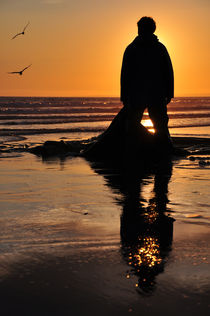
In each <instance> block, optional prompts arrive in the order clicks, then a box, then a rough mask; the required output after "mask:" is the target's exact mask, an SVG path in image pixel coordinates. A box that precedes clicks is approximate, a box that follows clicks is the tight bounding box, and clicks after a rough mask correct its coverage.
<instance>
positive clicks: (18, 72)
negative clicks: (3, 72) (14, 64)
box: [8, 64, 32, 76]
mask: <svg viewBox="0 0 210 316" xmlns="http://www.w3.org/2000/svg"><path fill="white" fill-rule="evenodd" d="M31 65H32V64H30V65H28V66H27V67H25V68H23V70H21V71H11V72H8V74H19V75H20V76H22V74H23V72H24V71H25V70H26V69H28V68H29V67H30V66H31Z"/></svg>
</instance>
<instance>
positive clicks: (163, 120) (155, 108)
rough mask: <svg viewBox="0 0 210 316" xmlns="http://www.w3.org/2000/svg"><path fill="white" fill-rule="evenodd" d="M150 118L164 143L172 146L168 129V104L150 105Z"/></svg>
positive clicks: (159, 139) (159, 138) (158, 136)
mask: <svg viewBox="0 0 210 316" xmlns="http://www.w3.org/2000/svg"><path fill="white" fill-rule="evenodd" d="M148 112H149V116H150V119H151V121H152V123H153V126H154V129H155V136H156V138H157V140H158V141H159V142H161V143H162V144H165V145H168V146H170V147H172V142H171V137H170V133H169V130H168V120H169V119H168V114H167V105H166V104H163V103H162V104H160V103H159V104H158V103H157V104H151V105H150V106H149V107H148Z"/></svg>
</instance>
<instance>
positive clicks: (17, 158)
mask: <svg viewBox="0 0 210 316" xmlns="http://www.w3.org/2000/svg"><path fill="white" fill-rule="evenodd" d="M100 102H101V101H100ZM27 104H28V103H27ZM180 108H181V107H180ZM201 110H202V109H201ZM106 111H107V109H106ZM188 112H189V111H188ZM184 114H186V111H185V112H184ZM190 114H192V113H191V112H190ZM11 115H12V114H11ZM21 115H22V114H21ZM24 115H25V114H24ZM80 115H81V114H80ZM88 115H89V114H88ZM199 115H200V114H199ZM199 115H197V117H199ZM205 116H206V117H208V116H207V114H206V113H205ZM183 117H184V116H183ZM34 119H35V118H34ZM42 119H43V118H42ZM193 119H194V118H192V120H191V121H190V123H189V125H190V124H191V125H192V121H193ZM12 120H13V119H12ZM183 121H184V120H183ZM83 122H84V121H83ZM107 122H108V121H107ZM107 122H105V123H104V121H102V123H103V126H106V124H107ZM102 123H101V124H102ZM185 123H186V122H185ZM71 124H73V123H71ZM84 124H85V123H83V126H82V127H81V126H80V128H81V130H80V131H79V132H78V131H77V132H75V129H74V133H72V132H69V131H68V132H63V133H62V132H59V133H58V130H57V128H58V127H55V126H53V125H52V123H51V125H50V128H51V130H52V129H54V133H46V134H45V133H43V131H42V128H43V126H41V127H40V134H37V133H36V132H34V129H33V126H32V125H31V127H30V128H31V129H32V133H29V134H27V133H26V129H25V134H24V133H22V132H23V129H24V128H25V127H24V125H23V123H22V125H20V126H19V129H21V133H17V135H16V134H15V132H14V131H13V132H11V131H10V132H8V131H5V130H4V131H3V132H2V134H1V155H0V179H1V181H0V192H1V201H0V210H1V213H0V247H1V253H0V294H1V315H3V316H4V315H5V316H6V315H14V314H21V315H41V316H42V315H43V316H44V315H75V316H77V315H83V314H86V315H98V314H101V315H116V314H119V315H140V314H141V315H157V314H160V313H162V314H163V315H168V314H170V315H179V314H181V315H207V314H208V313H209V311H210V303H209V294H210V198H209V185H210V164H209V160H210V154H209V144H208V142H209V139H208V138H209V127H208V125H207V126H205V127H204V126H201V125H200V126H194V127H192V126H188V127H183V126H179V127H177V124H176V122H175V121H173V120H172V124H174V126H176V127H174V137H180V141H181V140H182V141H181V142H182V146H184V147H186V143H187V144H188V146H187V147H188V149H190V150H191V151H192V152H193V155H186V156H184V157H174V158H173V159H172V161H171V160H167V159H166V160H164V161H163V162H162V163H160V164H157V165H156V167H155V168H148V169H147V168H142V166H141V165H139V166H138V165H135V166H134V165H132V164H127V165H126V164H125V165H124V167H123V168H113V166H110V165H109V164H108V165H107V164H103V163H100V162H89V161H87V160H86V159H84V158H82V157H74V156H71V155H69V156H63V157H62V156H61V157H58V156H54V157H48V158H43V157H39V156H36V155H33V154H31V153H29V152H26V151H21V150H20V149H21V148H25V147H27V146H34V145H38V144H42V143H43V142H44V141H46V140H57V141H58V140H70V141H71V140H75V139H76V140H78V139H83V138H89V137H92V136H94V135H95V134H96V133H99V130H98V131H97V129H98V125H97V123H95V122H94V123H91V124H92V125H93V124H95V125H94V128H92V127H91V129H89V130H88V131H86V132H84V130H82V128H83V129H84ZM88 124H89V123H88V122H87V125H88ZM91 124H89V127H90V125H91ZM37 125H38V124H36V128H37ZM45 125H46V124H45ZM11 126H14V124H13V125H11ZM99 127H100V126H99ZM4 128H5V126H4ZM15 128H16V125H15ZM45 128H46V127H45ZM65 128H66V127H65ZM68 128H69V129H73V128H75V126H68ZM77 128H78V126H77ZM175 128H177V129H176V130H175ZM99 129H100V128H99ZM41 131H42V133H41ZM5 134H7V135H5ZM192 136H193V137H194V138H192V139H191V142H190V143H189V137H192ZM196 138H197V141H196ZM201 138H203V139H206V144H205V146H203V145H202V146H201V145H200V143H199V139H201Z"/></svg>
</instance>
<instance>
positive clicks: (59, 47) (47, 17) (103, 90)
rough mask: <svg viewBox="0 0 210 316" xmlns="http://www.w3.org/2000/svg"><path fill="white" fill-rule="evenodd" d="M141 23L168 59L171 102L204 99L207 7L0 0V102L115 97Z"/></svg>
mask: <svg viewBox="0 0 210 316" xmlns="http://www.w3.org/2000/svg"><path fill="white" fill-rule="evenodd" d="M144 15H148V16H152V17H153V18H154V19H155V20H156V23H157V30H156V35H158V37H159V39H160V41H161V42H162V43H163V44H165V45H166V47H167V49H168V51H169V54H170V56H171V59H172V63H173V66H174V73H175V96H209V95H210V63H209V56H210V41H209V38H210V36H209V35H210V34H209V32H210V25H209V23H210V22H209V21H210V2H209V0H199V1H197V0H176V1H174V0H173V1H171V0H160V1H158V0H141V1H139V0H129V1H128V0H126V1H124V0H86V1H85V0H76V1H70V0H18V1H16V0H0V37H1V50H0V65H1V67H0V68H1V71H0V95H1V96H12V95H15V96H119V93H120V70H121V62H122V56H123V52H124V49H125V47H126V46H127V45H128V44H129V43H130V42H131V41H132V40H133V38H134V37H135V36H136V34H137V27H136V22H137V21H138V19H139V18H140V17H141V16H144ZM28 21H30V25H29V27H28V29H27V30H26V34H25V35H24V36H19V37H17V38H16V39H14V40H11V37H12V36H13V35H14V34H15V33H16V32H20V31H21V30H22V28H23V27H24V25H25V24H27V22H28ZM30 63H32V66H31V68H30V69H28V70H26V71H25V72H24V74H23V76H18V75H9V74H7V72H9V71H16V70H21V69H22V68H24V67H25V66H27V65H29V64H30Z"/></svg>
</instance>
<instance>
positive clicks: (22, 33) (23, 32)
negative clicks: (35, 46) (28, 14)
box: [12, 22, 30, 39]
mask: <svg viewBox="0 0 210 316" xmlns="http://www.w3.org/2000/svg"><path fill="white" fill-rule="evenodd" d="M29 23H30V22H28V23H27V24H26V26H25V27H24V29H23V31H22V32H20V33H17V34H16V35H15V36H13V37H12V39H14V38H16V37H17V36H19V35H24V34H25V30H26V28H27V27H28V25H29Z"/></svg>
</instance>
